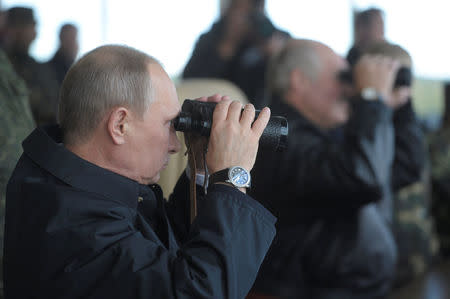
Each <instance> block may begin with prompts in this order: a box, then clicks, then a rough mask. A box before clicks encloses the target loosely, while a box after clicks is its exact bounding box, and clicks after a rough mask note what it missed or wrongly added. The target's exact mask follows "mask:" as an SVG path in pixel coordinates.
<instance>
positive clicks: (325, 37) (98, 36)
mask: <svg viewBox="0 0 450 299" xmlns="http://www.w3.org/2000/svg"><path fill="white" fill-rule="evenodd" d="M266 2H267V4H266V5H267V12H268V14H269V16H270V17H271V19H272V21H273V22H274V23H275V24H276V25H277V26H279V27H281V28H283V29H285V30H287V31H289V32H290V33H291V34H292V35H293V36H294V37H301V38H311V39H316V40H319V41H322V42H324V43H326V44H328V45H330V46H331V47H332V48H333V49H334V50H335V51H336V52H337V53H339V54H342V55H345V54H346V53H347V51H348V49H349V48H350V46H351V43H352V10H353V9H364V8H367V7H369V6H377V7H379V8H381V9H383V10H384V11H385V20H386V36H387V38H388V40H390V41H392V42H395V43H398V44H400V45H402V46H403V47H405V48H406V49H407V50H409V52H410V53H411V55H412V57H413V60H414V63H415V74H416V75H417V76H420V77H425V78H432V79H442V80H450V59H449V54H450V39H449V38H448V34H449V33H448V31H449V29H450V18H449V17H448V14H449V11H450V1H448V0H427V1H407V0H395V1H393V0H377V1H367V0H314V1H311V0H266ZM15 5H26V6H30V7H32V8H34V9H35V13H36V17H37V19H38V24H39V25H38V38H37V40H36V41H35V42H34V44H33V46H32V55H34V56H35V57H36V58H37V59H38V60H40V61H45V60H47V59H48V58H50V57H51V55H52V54H53V52H54V51H55V50H56V47H57V32H58V29H59V26H60V25H61V24H62V23H63V22H67V21H70V22H74V23H76V24H77V25H78V26H79V28H80V47H81V48H80V54H81V55H82V54H84V53H86V52H87V51H89V50H91V49H93V48H95V47H97V46H99V45H102V44H105V43H123V44H127V45H130V46H133V47H135V48H138V49H141V50H143V51H145V52H147V53H149V54H150V55H152V56H155V57H156V58H157V59H158V60H160V61H161V62H162V63H163V65H164V66H165V68H166V70H167V72H168V73H169V74H170V75H171V76H172V77H176V76H178V75H179V74H180V72H181V71H182V69H183V67H184V65H185V64H186V62H187V59H188V58H189V56H190V54H191V52H192V49H193V46H194V43H195V41H196V39H197V38H198V36H199V35H200V34H201V33H202V32H205V31H207V30H208V29H209V28H210V26H211V25H212V23H213V22H214V21H215V20H216V19H217V18H218V15H219V1H218V0H127V1H123V0H76V1H75V0H3V8H4V9H7V8H9V7H11V6H15Z"/></svg>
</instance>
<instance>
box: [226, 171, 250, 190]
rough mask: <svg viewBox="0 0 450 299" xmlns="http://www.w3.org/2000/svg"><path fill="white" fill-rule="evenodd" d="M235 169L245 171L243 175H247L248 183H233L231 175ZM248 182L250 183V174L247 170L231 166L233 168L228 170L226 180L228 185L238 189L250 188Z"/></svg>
mask: <svg viewBox="0 0 450 299" xmlns="http://www.w3.org/2000/svg"><path fill="white" fill-rule="evenodd" d="M235 169H242V170H243V171H245V173H246V174H247V177H248V181H247V182H246V183H245V184H239V183H237V182H234V181H233V177H232V173H233V171H234V170H235ZM250 181H251V176H250V172H249V171H248V170H247V169H245V168H244V167H242V166H233V167H230V168H229V169H228V180H227V182H228V183H230V184H233V186H236V187H238V188H248V187H250Z"/></svg>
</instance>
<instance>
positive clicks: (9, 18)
mask: <svg viewBox="0 0 450 299" xmlns="http://www.w3.org/2000/svg"><path fill="white" fill-rule="evenodd" d="M28 25H36V19H35V17H34V12H33V9H31V8H29V7H23V6H15V7H11V8H10V9H8V10H7V11H6V26H8V27H23V26H28Z"/></svg>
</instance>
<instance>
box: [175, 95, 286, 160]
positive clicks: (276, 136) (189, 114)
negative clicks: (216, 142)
mask: <svg viewBox="0 0 450 299" xmlns="http://www.w3.org/2000/svg"><path fill="white" fill-rule="evenodd" d="M215 107H216V103H208V102H199V101H193V100H188V99H187V100H185V101H184V103H183V105H182V107H181V112H180V114H179V115H178V116H177V117H176V118H175V119H174V121H173V125H174V127H175V130H177V131H181V132H197V133H198V134H200V135H202V136H207V137H209V135H210V133H211V124H212V117H213V112H214V108H215ZM259 113H260V110H256V113H255V118H256V117H258V115H259ZM287 136H288V122H287V119H286V118H284V117H282V116H271V117H270V120H269V122H268V124H267V126H266V128H265V129H264V132H263V134H262V135H261V138H260V140H259V142H260V145H261V146H262V147H266V148H271V149H274V150H276V151H279V152H281V151H283V150H284V149H285V148H286V147H287Z"/></svg>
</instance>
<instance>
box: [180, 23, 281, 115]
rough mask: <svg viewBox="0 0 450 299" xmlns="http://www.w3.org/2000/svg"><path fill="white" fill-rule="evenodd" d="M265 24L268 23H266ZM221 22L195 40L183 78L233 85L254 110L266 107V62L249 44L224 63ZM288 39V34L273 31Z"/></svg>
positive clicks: (245, 43)
mask: <svg viewBox="0 0 450 299" xmlns="http://www.w3.org/2000/svg"><path fill="white" fill-rule="evenodd" d="M267 22H270V21H269V20H268V19H267ZM224 25H225V24H224V19H221V20H219V21H218V22H216V23H215V24H214V25H213V26H212V28H211V30H210V31H208V32H207V33H204V34H202V35H201V36H200V38H199V39H198V41H197V43H196V45H195V48H194V50H193V52H192V56H191V58H190V59H189V61H188V63H187V65H186V67H185V69H184V71H183V78H218V79H224V80H228V81H231V82H233V83H234V84H236V85H237V86H238V87H239V88H240V89H242V91H243V92H244V93H245V95H246V96H247V98H248V100H249V101H250V102H251V103H252V104H254V105H255V107H256V108H262V107H263V106H265V105H266V103H265V100H264V86H265V73H266V68H267V63H268V58H269V57H267V56H265V55H264V54H263V53H262V51H261V50H260V48H259V47H258V46H257V44H256V43H255V42H254V41H252V40H245V41H243V42H242V43H241V45H240V47H239V49H238V50H237V51H236V54H235V55H234V56H233V57H232V58H230V59H228V60H226V59H223V58H222V57H220V55H219V52H218V47H219V44H220V42H221V39H222V37H223V35H224ZM273 30H274V32H277V33H278V34H282V35H284V36H286V37H289V33H287V32H283V31H280V30H278V29H275V28H274V29H273Z"/></svg>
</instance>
